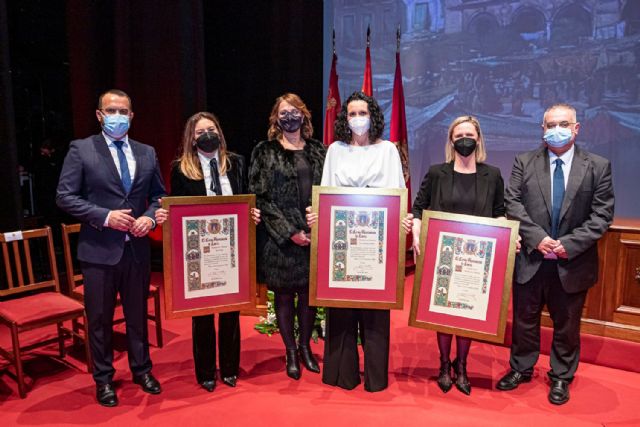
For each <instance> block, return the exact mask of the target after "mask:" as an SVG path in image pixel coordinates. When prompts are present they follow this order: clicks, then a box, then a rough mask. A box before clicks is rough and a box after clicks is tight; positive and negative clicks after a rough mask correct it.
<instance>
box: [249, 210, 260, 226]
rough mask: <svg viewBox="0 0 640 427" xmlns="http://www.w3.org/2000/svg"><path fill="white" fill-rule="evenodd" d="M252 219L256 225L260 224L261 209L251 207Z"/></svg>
mask: <svg viewBox="0 0 640 427" xmlns="http://www.w3.org/2000/svg"><path fill="white" fill-rule="evenodd" d="M251 219H252V220H253V222H255V223H256V225H258V224H260V209H258V208H251Z"/></svg>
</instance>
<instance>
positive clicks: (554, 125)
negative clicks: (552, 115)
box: [544, 121, 576, 129]
mask: <svg viewBox="0 0 640 427" xmlns="http://www.w3.org/2000/svg"><path fill="white" fill-rule="evenodd" d="M575 124H576V122H567V121H564V122H560V123H554V122H550V123H545V124H544V127H546V128H547V129H553V128H555V127H557V126H560V127H561V128H568V127H569V126H571V125H575Z"/></svg>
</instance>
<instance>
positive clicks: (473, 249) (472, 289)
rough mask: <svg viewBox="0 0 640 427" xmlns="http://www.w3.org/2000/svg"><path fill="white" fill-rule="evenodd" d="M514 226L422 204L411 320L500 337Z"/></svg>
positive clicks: (444, 329)
mask: <svg viewBox="0 0 640 427" xmlns="http://www.w3.org/2000/svg"><path fill="white" fill-rule="evenodd" d="M518 227H519V223H518V222H517V221H509V220H506V219H493V218H483V217H476V216H471V215H458V214H451V213H444V212H436V211H427V210H425V211H424V212H423V215H422V229H421V231H420V257H419V259H418V262H417V264H416V273H415V277H414V283H413V295H412V299H411V312H410V315H409V325H410V326H417V327H420V328H426V329H433V330H436V331H439V332H445V333H450V334H456V335H461V336H465V337H470V338H474V339H479V340H484V341H491V342H497V343H503V342H504V332H505V328H506V321H507V319H506V318H507V311H508V308H509V298H510V297H511V279H512V275H513V264H514V262H515V252H516V241H517V238H518Z"/></svg>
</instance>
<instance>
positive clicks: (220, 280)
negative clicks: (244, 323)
mask: <svg viewBox="0 0 640 427" xmlns="http://www.w3.org/2000/svg"><path fill="white" fill-rule="evenodd" d="M162 207H163V208H164V209H167V210H168V211H169V219H168V220H167V222H166V223H165V224H163V230H162V232H163V258H164V306H165V315H166V317H167V318H168V319H176V318H183V317H192V316H201V315H205V314H212V313H222V312H228V311H240V310H251V309H254V308H255V293H256V226H255V223H254V222H253V219H252V218H251V209H252V208H254V207H255V195H234V196H188V197H164V198H163V199H162ZM203 280H207V282H204V283H203Z"/></svg>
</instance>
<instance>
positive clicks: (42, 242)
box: [0, 226, 60, 296]
mask: <svg viewBox="0 0 640 427" xmlns="http://www.w3.org/2000/svg"><path fill="white" fill-rule="evenodd" d="M0 245H1V246H2V259H3V264H4V271H5V276H6V279H7V288H6V289H0V296H7V295H15V294H20V293H23V292H30V291H34V290H40V289H51V290H55V291H56V292H59V291H60V283H59V280H58V267H57V266H56V255H55V251H54V249H53V236H52V234H51V227H49V226H47V227H44V228H37V229H33V230H25V231H13V232H8V233H0ZM45 255H46V257H47V258H48V259H47V261H46V262H45V261H43V260H42V258H44V256H45ZM34 260H35V262H34ZM47 264H48V267H49V268H48V271H45V270H44V267H46V265H47ZM34 267H35V270H34Z"/></svg>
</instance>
